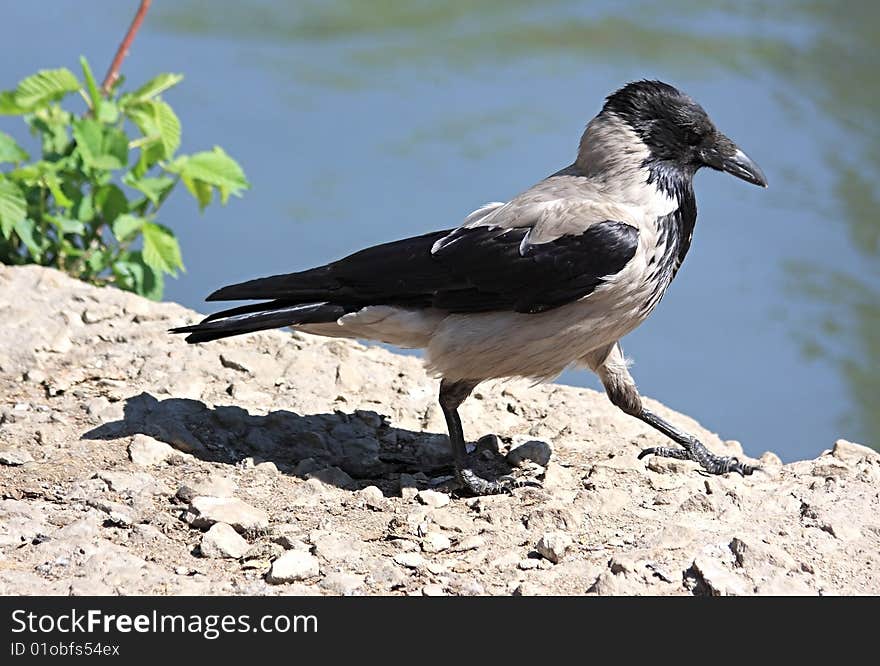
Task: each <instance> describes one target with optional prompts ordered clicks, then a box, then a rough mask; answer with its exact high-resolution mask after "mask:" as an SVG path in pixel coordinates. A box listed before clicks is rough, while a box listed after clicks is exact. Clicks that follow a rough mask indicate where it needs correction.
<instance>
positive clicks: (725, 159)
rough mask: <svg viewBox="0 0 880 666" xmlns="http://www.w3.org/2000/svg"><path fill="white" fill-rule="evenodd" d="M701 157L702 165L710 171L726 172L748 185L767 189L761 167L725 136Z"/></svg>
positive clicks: (703, 152)
mask: <svg viewBox="0 0 880 666" xmlns="http://www.w3.org/2000/svg"><path fill="white" fill-rule="evenodd" d="M701 156H702V158H703V163H704V164H705V165H706V166H708V167H711V168H712V169H717V170H718V171H726V172H727V173H729V174H731V175H733V176H736V177H737V178H742V179H743V180H744V181H746V182H748V183H752V184H754V185H760V186H761V187H767V178H766V177H765V176H764V172H763V171H761V167H759V166H758V165H757V164H755V162H754V160H752V158H751V157H749V156H748V155H746V154H745V153H744V152H743V151H742V150H740V149H739V148H738V147H737V146H736V144H734V143H733V141H731V140H730V139H728V138H727V137H726V136H723V137H721V138H720V139H719V140H718V141H717V142H716V144H715V145H714V146H713V147H712V148H709V149H707V150H704V151H702V155H701Z"/></svg>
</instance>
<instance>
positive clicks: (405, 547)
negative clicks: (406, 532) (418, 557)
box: [391, 539, 419, 553]
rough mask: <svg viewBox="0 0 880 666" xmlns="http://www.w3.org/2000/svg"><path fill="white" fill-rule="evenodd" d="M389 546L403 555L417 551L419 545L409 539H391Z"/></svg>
mask: <svg viewBox="0 0 880 666" xmlns="http://www.w3.org/2000/svg"><path fill="white" fill-rule="evenodd" d="M391 545H392V546H394V547H395V548H397V550H400V551H402V552H404V553H411V552H412V551H414V550H418V549H419V544H417V543H416V542H415V541H410V540H409V539H392V540H391Z"/></svg>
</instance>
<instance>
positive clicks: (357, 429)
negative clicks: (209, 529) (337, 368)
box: [82, 393, 510, 495]
mask: <svg viewBox="0 0 880 666" xmlns="http://www.w3.org/2000/svg"><path fill="white" fill-rule="evenodd" d="M136 434H144V435H149V436H150V437H153V438H154V439H157V440H159V441H161V442H165V443H167V444H169V445H171V446H172V447H174V448H175V449H178V450H180V451H183V452H185V453H189V454H192V455H193V456H195V457H197V458H199V459H201V460H204V461H207V462H219V463H224V464H229V465H242V464H247V463H246V461H247V459H248V458H252V459H253V461H254V463H259V462H272V463H274V464H275V465H276V466H277V467H278V469H279V471H281V472H282V473H285V474H290V475H293V476H297V477H300V478H318V479H320V480H321V481H323V482H325V483H329V484H332V485H335V486H337V487H339V488H343V489H347V490H355V489H358V488H363V487H366V486H368V485H377V486H379V487H380V488H382V490H383V492H384V493H385V494H386V495H389V494H395V493H396V492H397V488H398V484H397V483H394V484H393V489H392V488H391V487H390V486H389V483H390V482H391V481H395V482H396V481H397V480H398V477H399V475H400V474H404V473H406V474H411V475H414V476H415V477H416V479H417V480H418V481H420V482H421V483H422V484H424V485H439V484H443V483H445V482H446V481H450V480H451V479H452V475H453V464H452V454H451V452H450V448H449V442H448V439H447V437H446V435H441V434H435V433H427V432H416V431H412V430H406V429H404V428H396V427H394V426H392V425H390V424H389V423H388V421H387V420H386V417H384V416H383V415H381V414H378V413H376V412H373V411H364V410H356V411H354V412H353V413H346V412H341V411H335V412H333V413H325V414H308V415H301V414H296V413H294V412H291V411H287V410H276V411H272V412H269V413H268V414H265V415H263V414H250V413H249V412H248V411H247V410H246V409H243V408H241V407H238V406H234V405H217V406H214V407H209V406H208V405H206V404H205V403H203V402H201V401H200V400H191V399H184V398H167V399H165V400H159V399H157V398H156V397H154V396H152V395H150V394H149V393H140V394H138V395H135V396H132V397H130V398H128V399H126V400H125V407H124V412H123V418H122V419H121V420H119V421H111V422H108V423H104V424H102V425H100V426H98V427H96V428H93V429H92V430H89V431H88V432H86V433H83V435H82V439H92V440H115V439H120V438H123V437H130V436H132V435H136ZM497 442H498V440H497V439H496V438H483V439H482V440H480V442H479V445H478V447H477V450H475V451H474V452H473V453H472V454H471V455H472V456H473V457H474V460H475V462H476V464H475V467H476V468H477V469H478V470H479V471H480V473H482V474H487V475H500V474H506V473H508V472H509V471H510V467H509V466H508V465H507V464H506V463H505V462H504V458H503V457H502V456H501V455H499V453H498V448H497V447H498V444H497ZM453 485H455V483H454V481H453Z"/></svg>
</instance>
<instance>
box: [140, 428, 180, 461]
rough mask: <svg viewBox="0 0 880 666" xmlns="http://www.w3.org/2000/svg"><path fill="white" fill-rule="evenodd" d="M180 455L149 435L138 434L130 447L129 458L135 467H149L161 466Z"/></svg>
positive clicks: (172, 448)
mask: <svg viewBox="0 0 880 666" xmlns="http://www.w3.org/2000/svg"><path fill="white" fill-rule="evenodd" d="M177 455H180V452H179V451H177V450H176V449H175V448H174V447H172V446H170V445H169V444H166V443H165V442H160V441H159V440H158V439H154V438H152V437H150V436H149V435H142V434H137V435H135V436H134V437H133V438H132V440H131V444H129V446H128V457H129V458H130V459H131V461H132V462H133V463H134V464H135V465H142V466H144V467H148V466H150V465H159V464H161V463H163V462H165V461H166V460H168V459H169V458H171V457H173V456H177Z"/></svg>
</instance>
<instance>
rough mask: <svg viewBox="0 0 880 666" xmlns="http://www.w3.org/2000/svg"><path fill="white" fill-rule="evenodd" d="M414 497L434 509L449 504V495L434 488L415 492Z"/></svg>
mask: <svg viewBox="0 0 880 666" xmlns="http://www.w3.org/2000/svg"><path fill="white" fill-rule="evenodd" d="M416 499H418V500H419V502H421V503H422V504H424V505H426V506H430V507H432V508H434V509H439V508H440V507H444V506H446V505H447V504H449V495H447V494H446V493H441V492H438V491H436V490H420V491H419V492H417V493H416Z"/></svg>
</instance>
